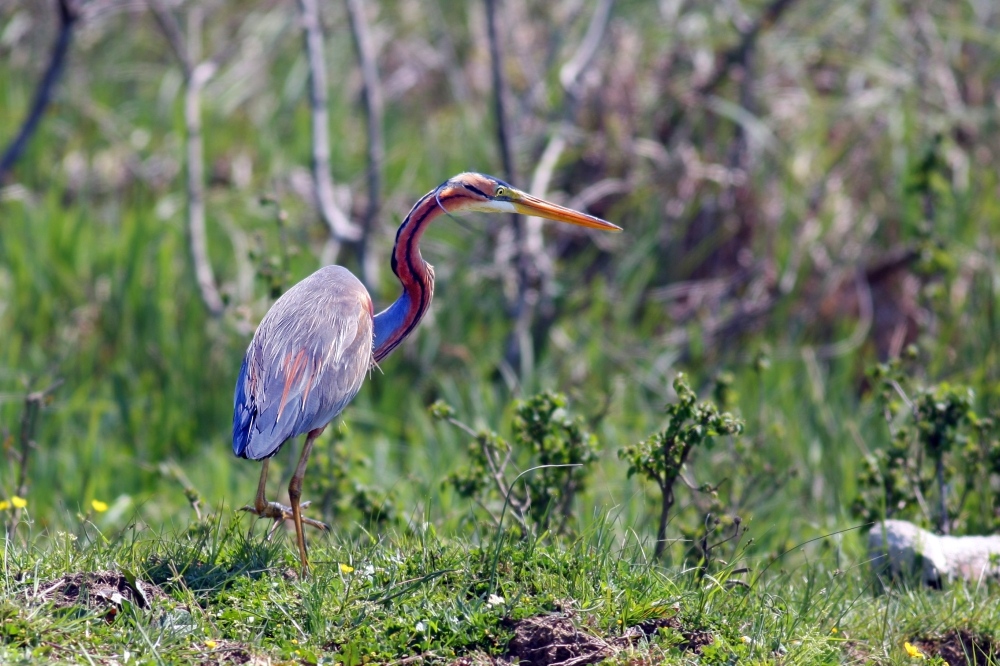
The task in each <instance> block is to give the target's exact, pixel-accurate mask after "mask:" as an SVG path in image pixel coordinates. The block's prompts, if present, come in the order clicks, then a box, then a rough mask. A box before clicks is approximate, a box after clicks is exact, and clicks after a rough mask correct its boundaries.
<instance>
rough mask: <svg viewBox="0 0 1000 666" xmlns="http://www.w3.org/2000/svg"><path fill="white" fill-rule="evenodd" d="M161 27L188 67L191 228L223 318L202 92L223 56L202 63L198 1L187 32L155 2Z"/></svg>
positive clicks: (194, 249)
mask: <svg viewBox="0 0 1000 666" xmlns="http://www.w3.org/2000/svg"><path fill="white" fill-rule="evenodd" d="M149 7H150V9H151V10H152V12H153V16H154V17H155V19H156V23H157V25H158V26H159V27H160V31H161V32H162V33H163V36H164V37H165V38H166V40H167V43H168V44H170V48H171V50H172V51H173V52H174V56H175V57H176V58H177V60H178V62H179V63H180V65H181V69H182V70H183V71H184V132H185V140H184V155H185V159H184V166H185V173H186V178H185V188H186V190H187V230H188V245H189V250H190V252H191V262H192V263H193V264H194V274H195V280H196V281H197V283H198V292H199V293H200V294H201V300H202V302H203V303H204V304H205V307H206V308H207V309H208V311H209V313H210V314H211V315H212V316H213V317H218V316H221V315H222V313H223V310H224V309H225V306H224V304H223V302H222V295H221V294H220V293H219V287H218V284H217V283H216V280H215V273H214V271H213V270H212V262H211V260H210V259H209V256H208V233H207V230H206V222H205V219H206V215H205V143H204V138H203V137H202V131H201V92H202V90H203V89H204V88H205V84H207V83H208V82H209V80H210V79H211V78H212V77H213V76H214V75H215V73H216V72H217V71H218V69H219V58H212V59H210V60H205V61H202V59H201V29H202V21H203V18H204V15H203V13H202V12H203V9H202V7H201V6H200V5H198V4H195V5H193V6H192V7H191V8H190V9H189V10H188V14H187V19H188V21H187V35H185V34H184V32H183V31H182V30H181V26H180V24H179V22H178V21H177V18H176V17H175V16H174V15H173V13H171V12H170V10H168V9H167V8H166V7H164V6H163V5H162V4H161V2H160V0H149Z"/></svg>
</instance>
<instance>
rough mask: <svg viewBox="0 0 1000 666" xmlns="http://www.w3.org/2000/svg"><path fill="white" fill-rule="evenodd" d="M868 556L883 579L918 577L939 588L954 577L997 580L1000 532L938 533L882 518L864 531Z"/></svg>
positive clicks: (911, 524)
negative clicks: (987, 534) (984, 533)
mask: <svg viewBox="0 0 1000 666" xmlns="http://www.w3.org/2000/svg"><path fill="white" fill-rule="evenodd" d="M883 537H884V538H883ZM887 555H888V561H887V560H886V556H887ZM868 556H869V558H870V559H871V563H872V571H873V572H874V573H875V575H876V576H877V577H879V578H881V579H882V580H883V581H885V582H888V581H886V578H887V577H888V578H894V579H899V578H902V579H907V578H914V577H919V578H920V580H921V581H922V582H923V583H924V584H925V585H929V586H931V587H941V586H942V585H943V584H944V583H949V582H952V581H954V580H957V579H965V580H967V581H970V582H973V583H975V582H978V581H979V580H981V579H984V578H994V579H1000V535H997V536H938V535H936V534H934V533H933V532H928V531H927V530H925V529H922V528H920V527H917V526H916V525H914V524H913V523H911V522H908V521H905V520H886V521H884V522H882V523H879V524H877V525H875V527H873V528H872V531H871V532H869V533H868Z"/></svg>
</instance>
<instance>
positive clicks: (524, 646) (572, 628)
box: [504, 614, 714, 666]
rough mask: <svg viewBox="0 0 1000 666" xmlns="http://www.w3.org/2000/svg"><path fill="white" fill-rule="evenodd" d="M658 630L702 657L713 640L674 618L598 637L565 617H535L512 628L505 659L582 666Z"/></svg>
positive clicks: (538, 665) (539, 665)
mask: <svg viewBox="0 0 1000 666" xmlns="http://www.w3.org/2000/svg"><path fill="white" fill-rule="evenodd" d="M661 627H670V628H672V629H675V630H677V631H678V632H679V633H680V634H681V635H682V636H683V637H684V642H683V643H681V644H679V645H678V646H677V647H679V648H680V649H681V650H684V651H691V652H695V653H701V648H702V647H704V646H705V645H709V644H711V643H712V641H713V640H714V638H713V637H712V635H711V634H710V633H709V632H707V631H699V630H689V629H686V628H684V627H683V626H682V625H681V622H680V620H678V619H677V618H675V617H669V618H656V619H652V620H647V621H645V622H642V623H640V624H637V625H635V626H633V627H629V628H628V629H626V630H625V632H624V633H623V634H622V635H620V636H610V637H601V636H596V635H594V634H593V633H590V632H589V631H587V630H585V629H582V628H580V627H578V626H577V625H576V624H575V623H574V622H573V620H572V618H571V617H569V616H567V615H563V614H552V615H538V616H535V617H528V618H525V619H523V620H518V621H517V622H515V623H514V624H513V629H514V637H513V638H512V639H511V641H510V643H509V644H508V645H507V652H506V654H505V655H504V656H505V657H506V658H507V659H510V660H515V659H516V660H517V661H518V662H519V663H521V664H525V665H526V666H556V665H558V666H584V665H585V664H593V663H596V662H599V661H601V660H603V659H607V658H609V657H613V656H615V655H616V654H618V653H619V652H621V651H622V650H624V649H625V648H627V647H628V646H630V645H632V644H633V643H635V642H636V641H638V640H640V639H643V638H646V637H651V636H653V635H654V634H655V633H656V631H657V630H658V629H660V628H661Z"/></svg>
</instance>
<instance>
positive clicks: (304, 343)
mask: <svg viewBox="0 0 1000 666" xmlns="http://www.w3.org/2000/svg"><path fill="white" fill-rule="evenodd" d="M373 337H374V320H373V317H372V301H371V298H369V296H368V292H367V290H365V288H364V285H362V284H361V282H360V281H359V280H358V279H357V278H356V277H354V275H352V274H351V272H350V271H348V270H347V269H346V268H344V267H342V266H327V267H325V268H321V269H320V270H318V271H316V272H315V273H313V274H312V275H310V276H309V277H307V278H306V279H304V280H302V282H299V283H298V284H296V285H295V286H294V287H292V288H291V289H289V290H288V291H287V292H285V294H284V295H283V296H282V297H281V298H279V299H278V300H277V301H276V302H275V304H274V305H273V306H272V307H271V309H270V311H268V313H267V315H266V316H265V317H264V319H263V320H262V321H261V322H260V326H259V327H258V328H257V332H256V334H255V335H254V337H253V341H252V342H251V343H250V347H249V349H247V354H246V358H245V359H244V361H243V369H242V370H241V371H240V377H239V380H238V381H237V384H236V395H235V400H234V403H235V409H234V411H233V452H234V453H236V455H238V456H239V457H241V458H251V459H253V460H261V459H263V458H269V457H271V456H273V455H274V454H275V453H277V452H278V449H279V448H281V445H282V444H284V443H285V442H287V441H288V440H289V439H292V438H293V437H298V436H299V435H305V434H307V433H309V432H310V431H313V430H316V429H317V428H322V427H324V426H326V424H328V423H330V421H332V420H333V419H334V418H335V417H336V416H337V415H338V414H340V412H342V411H343V410H344V407H346V406H347V404H348V403H349V402H350V401H351V400H353V399H354V396H355V395H357V393H358V390H359V389H360V388H361V384H362V382H363V381H364V379H365V374H366V373H367V372H368V371H369V369H370V368H371V367H372V364H373V363H374V357H373V355H372V351H373V348H372V341H373Z"/></svg>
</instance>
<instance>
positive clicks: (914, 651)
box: [903, 641, 927, 659]
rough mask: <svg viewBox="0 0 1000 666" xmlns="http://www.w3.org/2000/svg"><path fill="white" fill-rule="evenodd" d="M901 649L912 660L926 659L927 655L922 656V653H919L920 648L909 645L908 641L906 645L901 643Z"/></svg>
mask: <svg viewBox="0 0 1000 666" xmlns="http://www.w3.org/2000/svg"><path fill="white" fill-rule="evenodd" d="M903 647H904V648H905V649H906V654H908V655H910V657H911V658H912V659H926V658H927V655H926V654H924V653H923V652H921V651H920V648H918V647H917V646H916V645H914V644H913V643H910V642H909V641H907V642H906V643H903Z"/></svg>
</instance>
